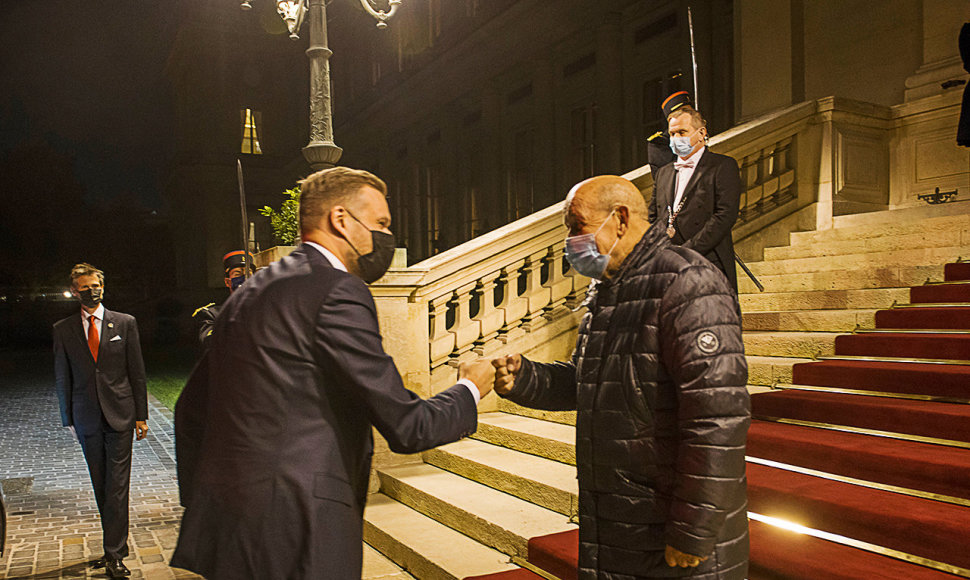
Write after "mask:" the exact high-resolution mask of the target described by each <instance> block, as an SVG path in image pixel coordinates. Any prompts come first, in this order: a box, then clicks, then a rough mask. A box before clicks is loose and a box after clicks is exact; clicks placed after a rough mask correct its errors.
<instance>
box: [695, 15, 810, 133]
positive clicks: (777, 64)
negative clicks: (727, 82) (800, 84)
mask: <svg viewBox="0 0 970 580" xmlns="http://www.w3.org/2000/svg"><path fill="white" fill-rule="evenodd" d="M792 29H793V27H792V1H791V0H737V1H736V2H735V4H734V42H735V73H734V74H735V92H736V95H737V99H736V100H735V102H734V106H735V118H736V120H737V121H738V122H739V123H740V122H743V121H746V120H749V119H752V118H754V117H757V116H758V115H761V114H764V113H767V112H769V111H773V110H776V109H781V108H783V107H787V106H788V105H791V104H792V103H793V102H794V90H795V83H794V81H793V74H792V72H793V68H794V66H793V65H794V63H793V59H792V49H793V46H794V45H797V44H798V43H797V42H793V39H792ZM702 105H703V103H702Z"/></svg>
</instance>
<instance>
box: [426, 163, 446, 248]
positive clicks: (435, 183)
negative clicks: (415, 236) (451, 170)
mask: <svg viewBox="0 0 970 580" xmlns="http://www.w3.org/2000/svg"><path fill="white" fill-rule="evenodd" d="M420 179H421V195H422V197H423V198H424V226H425V227H424V242H425V249H426V252H427V256H434V255H435V254H437V253H439V252H442V251H444V250H446V249H447V248H445V247H444V240H443V239H442V238H441V222H440V209H441V206H440V204H441V198H440V188H441V167H439V166H437V165H433V166H430V167H425V168H424V170H423V171H422V172H421V176H420Z"/></svg>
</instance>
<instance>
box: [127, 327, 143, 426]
mask: <svg viewBox="0 0 970 580" xmlns="http://www.w3.org/2000/svg"><path fill="white" fill-rule="evenodd" d="M128 325H129V326H128V340H126V341H125V342H126V343H127V347H126V348H127V352H126V353H125V355H126V356H125V359H126V360H127V361H128V383H129V384H130V385H131V394H132V396H133V397H134V400H135V420H136V421H147V420H148V389H147V386H146V381H145V361H144V360H143V359H142V357H141V340H140V338H139V336H138V322H137V321H136V320H135V319H134V317H132V318H131V319H130V320H129V322H128Z"/></svg>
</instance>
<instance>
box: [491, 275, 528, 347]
mask: <svg viewBox="0 0 970 580" xmlns="http://www.w3.org/2000/svg"><path fill="white" fill-rule="evenodd" d="M523 264H525V260H524V259H523V260H516V261H515V262H513V263H512V264H509V265H508V266H505V267H504V268H502V274H501V275H500V276H499V282H500V283H501V284H502V285H503V287H504V289H505V293H504V294H503V296H502V302H501V303H500V304H499V305H498V306H497V308H498V309H499V310H501V311H502V313H503V318H504V321H503V323H502V329H501V330H500V331H499V335H498V339H499V340H501V341H502V342H503V343H507V342H508V341H510V340H514V339H515V338H518V337H519V336H521V335H522V334H524V333H525V330H524V329H523V328H522V318H523V317H524V316H525V315H526V314H527V313H528V312H529V300H528V299H527V298H525V297H523V296H520V295H519V276H520V272H519V269H520V268H522V265H523Z"/></svg>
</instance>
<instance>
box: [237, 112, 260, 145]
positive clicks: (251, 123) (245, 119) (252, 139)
mask: <svg viewBox="0 0 970 580" xmlns="http://www.w3.org/2000/svg"><path fill="white" fill-rule="evenodd" d="M240 117H242V134H243V135H242V149H241V150H242V152H243V153H247V154H249V155H262V153H263V150H262V148H260V146H259V127H260V124H261V123H260V121H262V115H260V113H259V111H253V110H252V109H243V110H242V111H241V113H240Z"/></svg>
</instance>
